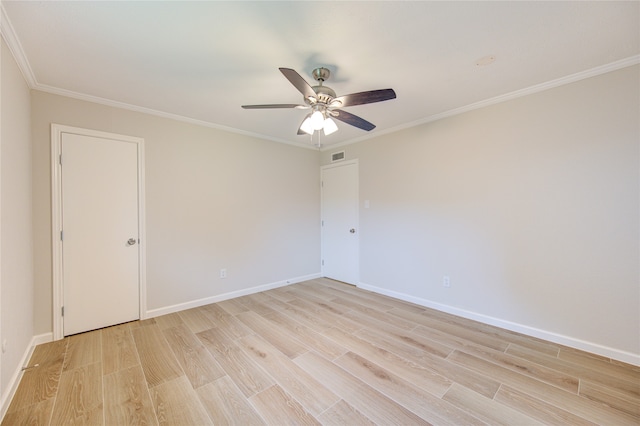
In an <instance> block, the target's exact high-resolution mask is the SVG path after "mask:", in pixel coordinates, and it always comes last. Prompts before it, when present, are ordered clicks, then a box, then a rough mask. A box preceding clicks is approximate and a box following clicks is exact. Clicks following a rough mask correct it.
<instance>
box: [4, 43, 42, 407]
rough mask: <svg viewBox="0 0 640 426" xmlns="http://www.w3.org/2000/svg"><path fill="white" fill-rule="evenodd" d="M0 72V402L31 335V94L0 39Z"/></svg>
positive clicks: (5, 394) (32, 331)
mask: <svg viewBox="0 0 640 426" xmlns="http://www.w3.org/2000/svg"><path fill="white" fill-rule="evenodd" d="M1 44H2V47H1V48H2V52H1V58H2V61H1V62H2V68H1V71H0V76H1V79H0V85H1V87H0V103H1V104H0V113H1V115H0V122H1V123H2V125H1V126H0V128H1V133H0V159H1V163H0V174H1V175H0V197H1V199H0V244H1V247H0V253H1V257H0V283H1V287H0V292H1V295H0V300H1V303H2V305H1V306H2V309H1V311H2V315H1V319H0V321H1V322H0V324H1V329H0V339H1V340H6V341H7V350H6V352H5V353H3V354H2V363H1V364H2V370H1V376H2V378H1V381H0V382H1V391H2V400H3V401H4V400H5V397H7V391H8V385H9V384H10V380H11V379H12V377H13V376H14V374H16V373H17V372H18V371H19V370H20V367H21V362H22V361H23V357H24V355H25V354H26V352H27V351H28V349H29V346H30V342H31V339H32V337H33V335H34V329H33V238H32V237H33V234H32V223H31V220H32V207H31V206H32V203H31V130H30V115H31V113H30V95H29V87H28V86H27V84H26V83H25V81H24V79H23V77H22V74H21V73H20V71H19V69H18V67H17V65H16V62H15V61H14V60H13V57H12V55H11V52H10V51H9V49H8V48H7V46H6V44H5V43H4V40H3V41H2V43H1Z"/></svg>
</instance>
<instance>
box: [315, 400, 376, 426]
mask: <svg viewBox="0 0 640 426" xmlns="http://www.w3.org/2000/svg"><path fill="white" fill-rule="evenodd" d="M318 420H319V421H320V423H322V424H323V425H358V426H375V423H374V422H372V421H371V419H369V418H368V417H367V416H365V415H364V414H362V413H361V412H360V411H358V410H356V409H355V408H353V407H352V406H351V405H349V404H348V403H347V402H346V401H345V400H344V399H341V400H340V401H338V402H337V403H336V404H334V405H333V406H331V407H330V408H329V409H328V410H327V411H325V412H324V413H322V414H321V415H320V416H319V417H318Z"/></svg>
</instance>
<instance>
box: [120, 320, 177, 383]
mask: <svg viewBox="0 0 640 426" xmlns="http://www.w3.org/2000/svg"><path fill="white" fill-rule="evenodd" d="M131 332H132V334H133V340H134V342H135V343H136V349H137V351H138V356H139V357H140V364H141V365H142V370H143V371H144V376H145V379H146V380H147V383H148V384H149V387H153V386H157V385H159V384H161V383H164V382H166V381H168V380H173V379H175V378H177V377H180V376H183V375H184V372H183V371H182V368H180V365H179V364H178V361H177V360H176V358H175V356H174V355H173V352H172V351H171V348H169V345H168V344H167V341H166V340H165V338H164V336H163V335H162V331H160V328H159V327H158V326H157V325H155V324H154V325H150V326H146V327H139V328H136V329H133V330H131Z"/></svg>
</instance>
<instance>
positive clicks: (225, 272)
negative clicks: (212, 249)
mask: <svg viewBox="0 0 640 426" xmlns="http://www.w3.org/2000/svg"><path fill="white" fill-rule="evenodd" d="M220 278H227V270H226V269H220Z"/></svg>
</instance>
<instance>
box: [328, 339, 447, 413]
mask: <svg viewBox="0 0 640 426" xmlns="http://www.w3.org/2000/svg"><path fill="white" fill-rule="evenodd" d="M325 335H326V336H328V337H330V338H332V339H333V340H335V341H336V342H338V343H339V344H341V345H343V346H345V347H346V348H347V349H349V350H351V351H352V352H355V353H357V354H358V355H360V356H362V357H364V358H366V359H369V360H371V361H373V362H375V363H377V364H380V365H384V366H385V367H386V368H388V369H389V370H390V371H391V372H393V373H394V374H397V375H398V376H400V377H402V378H403V379H405V380H407V381H409V382H411V383H413V384H414V385H415V386H418V387H419V388H420V389H423V390H425V391H427V392H430V393H432V394H433V395H437V396H439V395H442V394H444V392H446V391H447V389H448V388H449V386H451V383H452V382H451V381H450V380H449V379H447V378H446V377H444V376H442V375H440V374H439V373H437V372H435V371H434V370H432V369H431V368H430V367H429V366H428V365H420V364H417V363H415V362H412V361H409V360H407V359H405V358H402V357H400V356H398V355H396V354H394V353H392V352H389V351H387V350H385V349H382V348H379V347H377V346H375V345H373V344H371V343H369V342H367V341H366V340H363V339H360V338H359V337H356V336H353V335H350V334H348V333H345V332H344V331H343V330H340V329H338V328H334V329H331V330H328V331H327V332H326V333H325ZM347 402H348V401H347Z"/></svg>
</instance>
